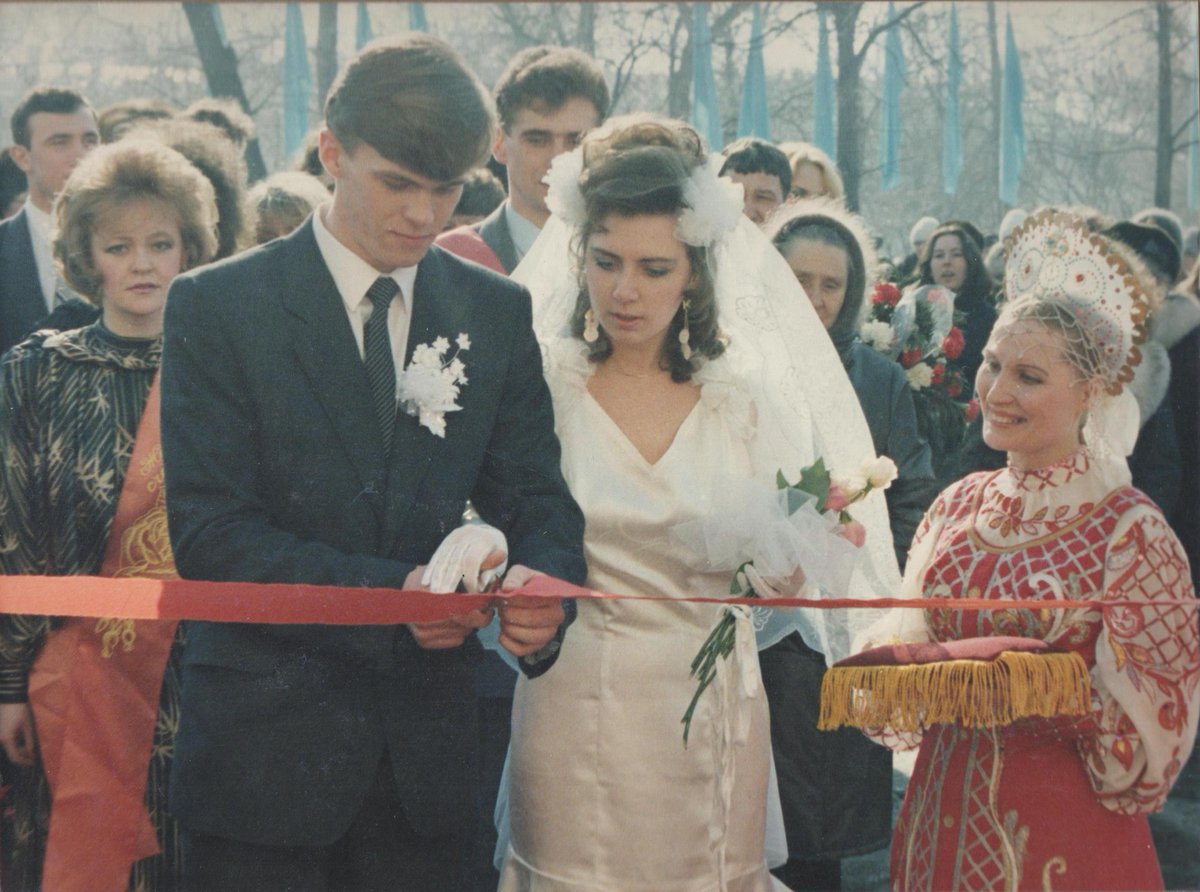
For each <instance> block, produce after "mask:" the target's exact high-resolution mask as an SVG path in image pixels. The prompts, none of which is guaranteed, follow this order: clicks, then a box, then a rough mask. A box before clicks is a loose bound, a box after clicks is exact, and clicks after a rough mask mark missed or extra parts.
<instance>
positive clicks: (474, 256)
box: [437, 46, 609, 274]
mask: <svg viewBox="0 0 1200 892" xmlns="http://www.w3.org/2000/svg"><path fill="white" fill-rule="evenodd" d="M495 95H496V110H497V112H498V113H499V115H500V131H499V132H498V133H497V134H496V144H495V145H494V146H493V147H492V155H493V156H494V157H495V159H496V160H497V161H498V162H500V163H501V164H503V165H505V167H506V168H507V171H508V200H507V201H505V202H504V204H502V205H501V206H500V207H499V208H497V209H496V210H495V211H494V212H493V213H492V214H490V215H489V216H488V217H487V219H485V220H483V221H481V222H479V223H476V224H474V225H473V226H462V227H459V228H458V229H453V230H451V231H450V232H447V233H446V234H445V235H443V236H441V238H439V239H438V241H437V244H438V245H440V246H441V247H443V248H445V249H446V250H448V251H452V252H454V253H455V254H458V255H459V256H460V257H466V258H467V259H469V260H474V261H475V262H476V263H480V264H483V265H484V266H486V267H488V268H489V269H494V270H496V271H497V272H502V273H505V274H508V273H511V272H512V271H513V270H514V269H515V268H516V266H517V264H518V263H520V262H521V258H522V257H524V256H525V253H526V252H527V251H528V250H529V248H530V247H531V246H532V245H533V243H534V241H535V240H536V239H537V236H538V233H539V232H540V231H541V229H542V227H543V226H545V225H546V221H547V220H548V219H549V218H550V209H549V208H547V207H546V185H545V184H544V183H543V182H542V178H543V177H544V176H545V175H546V173H547V172H548V171H549V170H550V162H552V161H553V160H554V159H555V158H556V157H558V156H559V155H561V154H562V153H563V152H569V151H571V150H572V149H573V148H575V147H576V146H577V145H579V142H580V140H581V139H583V135H584V134H585V133H587V132H588V131H589V130H591V129H592V128H593V127H595V126H596V125H597V124H599V123H600V122H601V121H603V120H604V118H605V117H606V116H607V115H608V103H609V96H608V85H607V84H606V83H605V82H604V73H603V72H602V71H601V70H600V66H599V65H597V64H596V61H595V60H594V59H592V58H591V57H590V56H588V55H586V54H584V53H581V52H580V51H579V50H575V49H568V48H564V47H557V46H536V47H530V48H529V49H525V50H522V51H521V52H519V53H517V55H516V56H514V57H513V59H512V61H511V62H509V63H508V67H507V68H506V69H505V70H504V73H503V74H502V75H500V80H499V81H497V83H496V93H495Z"/></svg>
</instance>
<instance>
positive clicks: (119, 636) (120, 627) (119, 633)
mask: <svg viewBox="0 0 1200 892" xmlns="http://www.w3.org/2000/svg"><path fill="white" fill-rule="evenodd" d="M133 623H134V621H133V620H131V619H119V618H117V617H112V616H109V617H103V618H102V619H98V620H96V634H97V635H100V636H101V643H100V655H101V656H102V657H104V658H105V659H107V658H109V657H111V656H112V655H113V651H114V650H116V649H117V647H118V645H119V646H120V647H121V649H122V650H124V651H125V653H129V652H130V651H131V650H133V642H134V641H135V640H137V629H136V628H135V627H134V624H133Z"/></svg>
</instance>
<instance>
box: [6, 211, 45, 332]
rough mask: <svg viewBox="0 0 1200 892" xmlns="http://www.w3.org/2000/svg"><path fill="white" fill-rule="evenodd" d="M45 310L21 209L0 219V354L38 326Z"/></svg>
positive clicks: (27, 226)
mask: <svg viewBox="0 0 1200 892" xmlns="http://www.w3.org/2000/svg"><path fill="white" fill-rule="evenodd" d="M46 313H47V311H46V297H45V295H44V294H42V283H41V280H40V279H39V278H38V269H37V261H36V260H35V259H34V256H33V236H32V235H31V234H30V232H29V214H28V213H27V212H26V210H25V208H21V210H20V211H18V212H17V213H16V214H14V215H13V216H11V217H9V218H8V219H7V220H4V221H2V222H0V353H4V352H5V351H7V350H8V348H9V347H11V346H12V345H13V344H16V343H19V342H20V341H23V340H24V339H25V338H26V337H27V336H29V335H30V334H31V333H32V332H33V331H35V330H36V329H37V328H39V327H40V326H39V325H38V322H39V321H40V320H42V319H44V318H45V317H46Z"/></svg>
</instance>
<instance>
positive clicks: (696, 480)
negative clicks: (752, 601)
mask: <svg viewBox="0 0 1200 892" xmlns="http://www.w3.org/2000/svg"><path fill="white" fill-rule="evenodd" d="M715 170H716V168H715V167H714V166H712V165H710V164H709V163H708V159H707V158H706V153H705V151H704V146H703V143H702V141H701V140H700V138H699V137H698V136H697V134H696V133H695V132H694V131H693V130H691V129H690V128H689V127H686V126H685V125H683V124H680V123H678V122H674V121H666V120H659V119H652V118H648V117H645V116H638V117H634V118H623V119H615V120H613V121H611V122H610V123H609V124H608V125H606V126H605V127H604V128H603V129H602V130H600V131H597V132H594V133H593V134H591V135H590V136H589V137H588V138H587V139H586V140H585V141H584V143H583V145H582V146H581V148H580V149H578V150H576V152H573V153H571V154H570V155H567V156H562V158H561V159H560V160H559V161H558V162H556V164H555V167H554V168H553V169H552V170H551V173H550V175H549V177H548V180H549V182H550V193H549V199H548V203H549V205H550V207H551V208H552V210H553V211H554V213H555V216H556V218H557V219H552V220H551V222H550V223H549V224H548V225H547V228H546V230H544V231H543V234H542V236H541V237H540V238H539V241H538V243H537V244H536V245H535V246H534V248H533V250H532V251H531V252H530V254H529V255H528V257H527V258H526V260H525V262H524V263H523V264H522V266H521V267H520V268H519V269H518V271H517V274H516V278H518V279H519V280H523V281H524V282H525V283H526V284H527V285H528V286H529V287H530V290H531V291H532V293H533V295H534V304H535V327H537V328H538V331H539V336H541V337H542V338H543V353H544V357H545V367H546V368H545V371H546V377H547V380H548V381H549V383H550V389H551V393H552V397H553V400H554V410H555V418H556V424H557V431H558V436H559V438H560V440H561V441H562V447H563V472H564V474H565V476H566V478H567V481H568V482H569V484H570V486H571V490H572V493H573V494H574V496H575V498H576V499H577V500H578V502H579V503H580V505H581V507H582V508H583V510H584V513H585V516H586V517H587V531H586V535H585V548H586V556H587V561H588V567H589V576H588V585H589V586H590V587H591V588H593V589H596V590H599V591H604V592H610V593H618V594H625V595H654V596H660V597H665V598H678V597H680V596H698V595H703V596H716V597H720V596H722V595H727V593H728V592H729V584H730V578H731V574H730V572H729V571H728V570H725V569H720V570H714V569H712V568H711V567H712V565H711V563H710V562H709V561H708V560H707V557H708V556H707V555H705V554H699V553H696V551H695V550H694V549H693V548H692V547H689V546H687V545H685V544H684V542H683V540H682V539H681V538H680V537H679V536H678V535H677V532H676V528H678V527H680V525H682V524H685V523H688V522H695V521H697V520H703V519H704V518H706V517H710V516H712V515H714V514H717V513H719V512H721V510H722V506H723V505H724V504H725V503H726V500H727V499H728V497H729V495H730V489H731V485H732V488H733V489H736V488H737V487H738V486H739V485H740V483H741V482H745V481H751V480H756V479H757V480H765V481H771V480H773V479H774V476H775V473H776V472H777V471H779V470H782V471H784V473H785V474H788V475H790V477H789V479H795V476H796V473H797V471H798V470H799V469H800V467H802V466H803V465H806V464H809V463H811V462H812V461H813V460H815V459H816V458H817V457H823V458H824V459H825V461H826V463H827V464H829V465H831V466H832V467H834V468H835V469H841V468H843V467H845V468H846V469H847V470H848V469H849V468H850V467H851V466H853V465H857V464H858V463H860V462H861V461H863V460H864V459H866V458H870V457H871V456H872V455H873V453H872V451H871V440H870V435H869V433H868V431H867V427H866V424H865V422H864V421H863V420H862V416H861V415H860V414H859V413H858V412H857V410H856V409H852V408H851V407H856V406H857V402H856V401H855V400H854V398H853V391H852V390H851V388H850V384H849V382H848V381H847V380H846V378H845V375H844V373H843V372H842V371H841V368H842V367H841V364H840V363H839V362H838V360H837V356H836V353H835V352H834V350H833V347H832V346H831V345H830V344H829V341H828V339H827V338H825V337H824V335H823V333H822V329H821V327H820V323H819V321H818V320H817V318H816V316H815V314H814V313H813V311H812V308H811V304H810V302H809V301H807V300H805V299H804V298H803V295H802V294H800V292H799V289H798V287H797V285H796V280H795V278H794V277H793V276H792V275H791V273H790V271H789V270H788V268H787V266H786V265H785V264H783V263H782V261H781V260H780V258H779V257H778V255H776V254H775V252H774V251H773V249H772V248H771V246H770V244H769V243H768V242H767V241H766V240H765V239H764V238H763V237H762V236H761V235H760V234H759V233H758V232H757V230H756V229H755V228H754V227H753V225H752V224H750V223H748V222H746V221H744V220H743V218H742V216H741V207H742V200H741V196H740V189H739V188H738V187H736V186H734V185H733V184H732V183H730V182H729V181H728V180H725V181H721V180H718V179H717V177H716V174H715ZM881 502H882V499H881V498H879V497H878V496H874V497H872V498H871V499H870V500H868V502H866V503H863V505H861V506H858V507H861V508H863V509H864V510H863V511H861V512H857V511H856V513H859V514H860V518H859V519H861V520H863V521H865V522H866V524H867V526H868V529H869V530H870V535H869V537H868V539H869V541H870V542H871V543H872V544H871V545H869V546H868V547H867V548H866V549H865V550H864V551H865V552H867V553H866V554H864V557H865V558H867V559H866V560H864V561H861V562H860V565H861V566H862V567H863V568H865V569H864V570H863V571H861V572H857V575H856V576H855V583H856V584H855V585H853V586H852V587H853V588H855V594H860V595H866V596H870V595H874V594H879V593H883V586H885V585H886V584H887V583H889V582H891V581H894V580H895V572H896V571H895V562H894V557H892V556H891V553H890V552H891V548H890V539H889V537H888V534H887V520H886V513H885V511H884V509H883V507H882V505H881V504H880V503H881ZM872 567H873V568H874V571H872V569H871V568H872ZM766 582H767V584H768V586H769V590H773V591H775V592H777V593H779V594H783V595H793V594H796V593H798V592H799V591H800V589H801V588H802V586H803V582H804V580H803V576H802V574H801V573H799V572H798V573H797V574H795V576H794V578H791V579H770V580H766ZM810 590H811V586H810V587H809V589H806V593H808V592H809V591H810ZM837 594H843V595H844V594H846V593H845V592H839V593H837ZM721 609H722V608H721V605H719V604H713V603H694V602H686V601H682V600H656V601H639V600H583V601H580V602H579V604H578V618H577V619H576V620H575V622H574V624H573V625H572V627H571V628H570V629H569V631H568V633H567V636H566V640H565V642H564V644H563V647H562V651H561V653H560V655H559V658H558V662H557V663H556V664H555V665H554V667H553V668H552V670H551V671H549V672H547V673H545V674H543V675H541V676H540V677H538V678H533V679H530V678H522V679H521V680H520V681H519V682H518V685H517V690H516V697H515V705H514V710H513V735H512V744H511V750H510V757H509V765H508V773H507V778H508V780H507V796H505V795H504V794H503V793H502V798H501V803H500V806H499V808H498V814H499V815H500V816H501V841H502V842H501V845H502V846H504V845H505V842H504V840H505V839H506V838H507V840H508V842H507V847H506V848H505V849H504V851H503V852H501V854H502V855H503V856H504V863H503V866H502V880H501V884H500V888H501V889H502V890H539V892H545V890H563V892H566V890H585V889H586V890H602V889H607V890H618V889H619V890H633V889H646V890H649V889H654V890H660V892H669V890H688V892H696V890H707V889H712V890H718V889H721V890H725V889H730V890H761V889H771V888H773V887H774V888H778V886H777V885H776V884H775V882H774V881H773V879H772V877H771V875H770V873H769V871H768V864H769V863H779V862H780V861H781V860H782V859H783V857H784V854H785V853H784V846H783V842H782V824H781V819H780V817H779V814H778V800H777V798H775V797H774V796H773V795H771V794H772V793H773V781H772V768H771V740H770V727H769V715H768V709H767V702H766V699H765V696H764V694H763V690H762V686H761V683H760V680H759V676H758V659H757V653H756V650H755V643H754V635H755V631H754V627H753V625H752V621H751V617H750V613H749V612H748V611H740V612H739V613H738V620H737V644H736V646H735V648H734V652H733V654H732V655H731V656H730V657H729V659H728V660H727V661H725V662H724V663H723V664H722V666H721V668H720V670H719V672H718V675H717V678H716V681H714V682H713V684H712V686H711V687H710V688H709V689H708V690H707V691H706V692H705V693H704V695H703V696H702V697H701V698H700V702H699V706H698V707H697V710H696V713H695V716H694V718H693V720H692V723H691V729H690V736H689V739H688V742H687V744H686V746H685V744H684V740H683V734H682V726H681V724H680V719H681V716H682V715H683V712H684V710H685V708H686V707H687V705H688V701H689V699H690V698H691V695H692V693H693V691H694V689H695V681H694V680H693V679H691V678H690V677H689V671H690V667H691V662H692V658H693V656H694V655H695V654H696V652H697V650H698V649H699V648H700V646H701V644H702V643H703V642H704V640H705V638H706V637H707V636H708V633H709V632H710V630H711V629H712V628H713V626H714V624H715V622H716V621H717V619H718V617H719V615H720V611H721ZM763 613H765V611H763ZM780 613H800V612H799V611H785V612H780ZM814 613H816V614H818V616H816V617H815V619H813V620H812V621H811V622H810V623H809V629H808V634H809V635H810V636H811V637H813V638H822V639H823V640H822V641H821V643H822V645H823V646H824V647H826V648H830V649H835V650H836V647H835V642H834V641H833V640H832V639H833V638H834V637H836V636H837V634H838V633H839V629H835V628H833V626H834V625H841V624H840V623H839V624H833V623H829V624H826V623H824V622H823V620H822V617H821V616H820V614H822V613H824V611H814ZM783 619H789V618H788V617H783ZM757 625H759V626H761V625H762V623H758V624H757ZM785 625H786V623H784V622H781V621H780V619H778V618H776V619H773V620H772V621H771V622H770V623H769V624H768V627H767V628H765V629H763V628H760V642H761V643H763V644H764V645H766V644H770V643H772V641H773V640H777V639H778V638H779V637H780V636H781V635H782V634H783V632H784V631H786V629H785V628H783V627H784V626H785ZM826 625H828V626H830V628H828V629H826V628H824V627H825V626H826ZM789 628H790V627H789ZM841 631H842V632H844V630H841ZM768 803H770V804H771V807H768ZM768 828H771V831H770V832H769V829H768ZM506 830H507V831H508V833H507V834H506V832H505V831H506ZM776 837H777V838H776ZM768 840H772V841H770V842H769V841H768ZM768 849H770V851H769V852H768Z"/></svg>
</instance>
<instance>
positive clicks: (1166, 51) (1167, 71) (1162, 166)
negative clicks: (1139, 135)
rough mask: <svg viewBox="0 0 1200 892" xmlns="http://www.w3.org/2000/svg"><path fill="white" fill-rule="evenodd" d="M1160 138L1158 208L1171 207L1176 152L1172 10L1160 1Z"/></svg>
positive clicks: (1156, 180)
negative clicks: (1173, 162)
mask: <svg viewBox="0 0 1200 892" xmlns="http://www.w3.org/2000/svg"><path fill="white" fill-rule="evenodd" d="M1156 12H1157V13H1158V34H1157V38H1158V138H1157V139H1156V140H1155V148H1154V204H1155V206H1156V207H1160V208H1169V207H1170V206H1171V160H1172V158H1173V157H1174V152H1175V139H1174V134H1172V133H1171V7H1169V6H1168V5H1167V3H1166V0H1158V4H1157V8H1156Z"/></svg>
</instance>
